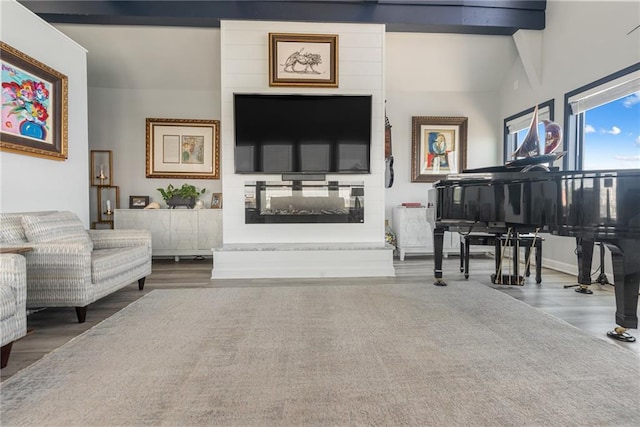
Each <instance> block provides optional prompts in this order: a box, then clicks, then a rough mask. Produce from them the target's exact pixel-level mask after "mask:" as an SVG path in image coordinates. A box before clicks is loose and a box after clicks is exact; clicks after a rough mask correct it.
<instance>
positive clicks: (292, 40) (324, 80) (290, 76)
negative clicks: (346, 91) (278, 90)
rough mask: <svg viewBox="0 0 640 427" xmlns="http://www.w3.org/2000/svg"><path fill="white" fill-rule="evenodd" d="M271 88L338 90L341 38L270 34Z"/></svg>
mask: <svg viewBox="0 0 640 427" xmlns="http://www.w3.org/2000/svg"><path fill="white" fill-rule="evenodd" d="M269 86H299V87H318V86H319V87H338V36H337V35H336V34H280V33H269Z"/></svg>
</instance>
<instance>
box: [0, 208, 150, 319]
mask: <svg viewBox="0 0 640 427" xmlns="http://www.w3.org/2000/svg"><path fill="white" fill-rule="evenodd" d="M0 245H2V246H29V247H32V248H33V250H32V251H30V252H28V253H26V254H25V258H26V266H27V301H26V304H27V308H41V307H75V309H76V315H77V318H78V322H79V323H83V322H84V321H85V320H86V315H87V307H88V305H89V304H91V303H92V302H94V301H97V300H98V299H100V298H102V297H104V296H106V295H109V294H111V293H112V292H115V291H116V290H118V289H121V288H123V287H125V286H127V285H129V284H131V283H132V282H135V281H138V289H140V290H142V289H143V288H144V282H145V278H146V276H148V275H149V274H151V233H150V232H149V231H148V230H85V229H84V226H83V224H82V222H81V221H80V219H79V218H78V217H77V216H76V215H75V214H74V213H72V212H42V213H37V212H36V213H10V214H6V213H5V214H0Z"/></svg>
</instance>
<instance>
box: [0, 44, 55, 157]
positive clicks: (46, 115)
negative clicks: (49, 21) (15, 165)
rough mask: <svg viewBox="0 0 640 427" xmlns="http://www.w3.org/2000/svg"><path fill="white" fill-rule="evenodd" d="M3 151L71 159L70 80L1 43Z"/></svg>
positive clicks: (0, 140) (0, 134)
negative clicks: (69, 137) (68, 136)
mask: <svg viewBox="0 0 640 427" xmlns="http://www.w3.org/2000/svg"><path fill="white" fill-rule="evenodd" d="M0 52H1V55H0V56H1V57H2V59H1V60H0V62H1V63H2V73H1V75H2V118H1V120H2V125H1V127H0V150H3V151H9V152H14V153H18V154H26V155H29V156H37V157H44V158H48V159H52V160H65V159H66V158H67V134H68V130H67V120H68V118H67V115H68V113H67V99H68V88H67V76H65V75H64V74H62V73H59V72H58V71H56V70H54V69H53V68H51V67H49V66H47V65H45V64H43V63H42V62H40V61H38V60H36V59H34V58H32V57H30V56H28V55H25V54H24V53H22V52H20V51H19V50H18V49H15V48H13V47H11V46H9V45H8V44H6V43H4V42H0Z"/></svg>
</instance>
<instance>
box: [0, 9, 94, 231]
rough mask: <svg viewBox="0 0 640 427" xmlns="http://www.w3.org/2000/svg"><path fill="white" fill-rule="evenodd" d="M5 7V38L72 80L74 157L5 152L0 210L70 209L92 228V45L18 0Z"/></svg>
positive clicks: (1, 21)
mask: <svg viewBox="0 0 640 427" xmlns="http://www.w3.org/2000/svg"><path fill="white" fill-rule="evenodd" d="M0 12H1V13H0V29H1V30H0V38H1V39H2V41H3V42H5V43H7V44H9V45H11V46H12V47H14V48H16V49H18V50H20V51H21V52H23V53H25V54H26V55H29V56H31V57H32V58H34V59H37V60H38V61H40V62H42V63H44V64H47V65H48V66H50V67H52V68H53V69H55V70H57V71H59V72H61V73H62V74H65V75H66V76H67V77H68V83H69V98H68V125H69V128H68V144H69V145H68V155H69V157H68V159H67V160H65V161H55V160H49V159H44V158H39V157H32V156H25V155H22V154H14V153H7V152H0V166H1V167H0V212H23V211H37V210H69V211H72V212H74V213H76V214H77V215H78V216H79V217H80V219H81V220H82V222H83V223H84V225H85V226H86V227H87V228H89V175H88V171H89V166H88V164H89V149H88V147H89V140H88V139H89V138H88V125H87V53H86V50H85V49H84V48H82V47H81V46H80V45H78V44H77V43H76V42H74V41H73V40H71V39H69V38H68V37H67V36H65V35H64V34H62V33H61V32H59V31H58V30H56V29H55V28H54V27H52V26H51V25H49V24H48V23H46V22H45V21H43V20H42V19H40V18H39V17H38V16H36V15H35V14H33V13H32V12H31V11H29V10H28V9H26V8H25V7H24V6H22V5H21V4H19V3H17V2H16V1H13V0H2V1H1V2H0Z"/></svg>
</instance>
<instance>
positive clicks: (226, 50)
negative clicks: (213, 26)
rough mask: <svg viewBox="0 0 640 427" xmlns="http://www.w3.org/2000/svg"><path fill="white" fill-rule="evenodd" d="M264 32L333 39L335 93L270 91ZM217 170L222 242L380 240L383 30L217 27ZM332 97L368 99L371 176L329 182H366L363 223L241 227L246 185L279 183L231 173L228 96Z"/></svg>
mask: <svg viewBox="0 0 640 427" xmlns="http://www.w3.org/2000/svg"><path fill="white" fill-rule="evenodd" d="M269 32H285V33H310V34H337V35H338V51H339V52H338V57H339V59H338V60H339V66H338V71H339V87H338V88H295V87H294V88H291V87H276V88H272V87H269V71H268V70H269V68H268V64H269V44H268V42H269ZM221 56H222V76H221V80H222V85H221V89H222V123H226V124H227V125H226V126H223V127H222V134H221V143H222V154H221V159H222V165H223V168H224V170H225V171H226V173H225V175H224V180H223V183H222V184H223V194H224V199H225V202H224V203H225V204H224V206H225V208H224V212H223V221H222V226H223V230H224V232H223V240H224V243H225V244H229V243H276V242H289V243H291V242H294V243H295V242H376V243H383V242H384V135H383V129H384V109H383V108H384V107H383V105H384V74H383V73H384V62H383V61H384V26H383V25H379V24H370V25H361V24H325V23H309V22H304V23H302V22H298V23H296V22H268V21H260V22H250V21H223V22H222V23H221ZM236 92H240V93H241V92H244V93H313V94H322V93H331V94H354V95H372V96H373V101H372V135H371V139H372V141H371V174H366V175H358V176H356V177H352V176H348V177H346V176H341V175H336V174H327V180H330V181H363V182H364V186H365V196H364V198H365V218H364V223H362V224H245V221H244V185H245V182H248V181H256V180H263V181H264V180H266V181H279V180H281V176H280V175H251V174H243V175H236V174H234V173H233V170H234V133H233V126H231V125H230V124H231V123H233V94H234V93H236Z"/></svg>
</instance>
